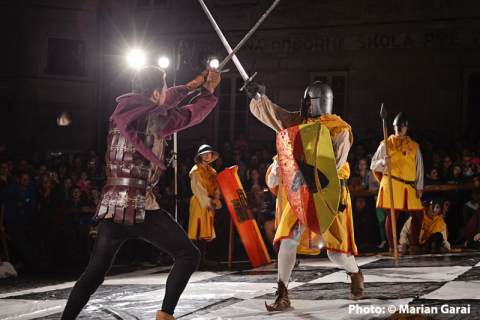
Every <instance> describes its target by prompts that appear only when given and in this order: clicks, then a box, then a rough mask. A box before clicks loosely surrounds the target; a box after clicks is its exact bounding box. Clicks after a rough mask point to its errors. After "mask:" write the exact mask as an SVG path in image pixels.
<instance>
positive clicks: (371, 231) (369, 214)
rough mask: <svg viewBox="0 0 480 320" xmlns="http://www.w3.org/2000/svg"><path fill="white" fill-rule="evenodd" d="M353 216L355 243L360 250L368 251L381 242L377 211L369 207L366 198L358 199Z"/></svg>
mask: <svg viewBox="0 0 480 320" xmlns="http://www.w3.org/2000/svg"><path fill="white" fill-rule="evenodd" d="M352 214H353V226H354V229H355V230H354V232H355V242H356V243H357V244H358V246H359V248H362V249H366V248H369V247H373V246H375V245H376V244H377V243H378V241H379V240H380V232H379V229H378V228H377V217H376V214H375V210H374V209H373V208H372V207H370V206H368V205H367V201H366V200H365V198H364V197H356V198H355V200H354V206H353V213H352Z"/></svg>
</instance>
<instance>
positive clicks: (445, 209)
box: [440, 199, 452, 221]
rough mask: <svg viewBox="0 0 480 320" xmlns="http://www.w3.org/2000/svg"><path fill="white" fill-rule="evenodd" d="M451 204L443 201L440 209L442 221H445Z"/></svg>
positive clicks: (448, 201)
mask: <svg viewBox="0 0 480 320" xmlns="http://www.w3.org/2000/svg"><path fill="white" fill-rule="evenodd" d="M451 204H452V201H450V200H448V199H446V200H445V201H443V208H442V212H441V213H440V215H441V216H442V218H443V220H445V221H446V220H447V216H448V213H449V211H450V205H451Z"/></svg>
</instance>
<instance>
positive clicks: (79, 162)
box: [71, 156, 84, 177]
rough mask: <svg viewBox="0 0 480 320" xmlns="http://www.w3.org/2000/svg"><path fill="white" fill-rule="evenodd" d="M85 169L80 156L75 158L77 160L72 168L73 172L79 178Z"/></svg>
mask: <svg viewBox="0 0 480 320" xmlns="http://www.w3.org/2000/svg"><path fill="white" fill-rule="evenodd" d="M82 170H84V169H83V161H82V157H80V156H77V157H75V159H74V160H73V166H72V168H71V171H72V172H75V173H76V174H77V177H78V176H79V175H80V173H81V172H82Z"/></svg>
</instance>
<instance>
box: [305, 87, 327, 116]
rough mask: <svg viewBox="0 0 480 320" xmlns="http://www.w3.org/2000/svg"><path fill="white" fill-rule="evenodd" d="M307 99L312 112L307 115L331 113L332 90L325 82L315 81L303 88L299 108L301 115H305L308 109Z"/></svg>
mask: <svg viewBox="0 0 480 320" xmlns="http://www.w3.org/2000/svg"><path fill="white" fill-rule="evenodd" d="M309 99H310V102H311V107H312V112H311V113H310V114H309V115H308V116H309V117H312V118H315V117H319V116H323V115H325V114H331V113H332V108H333V92H332V89H330V87H329V86H328V85H327V84H326V83H323V82H321V81H315V82H314V83H312V84H311V85H309V86H308V88H307V89H306V90H305V94H304V96H303V100H302V109H301V113H302V115H303V116H307V113H308V109H307V107H306V103H307V101H308V100H309Z"/></svg>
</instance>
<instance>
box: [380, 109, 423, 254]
mask: <svg viewBox="0 0 480 320" xmlns="http://www.w3.org/2000/svg"><path fill="white" fill-rule="evenodd" d="M393 128H394V130H395V134H394V135H393V134H392V135H391V136H390V137H389V138H388V150H389V153H390V156H387V155H386V152H385V143H384V141H382V142H381V143H380V146H379V147H378V149H377V152H376V153H375V155H374V156H373V158H372V164H371V169H372V170H373V171H374V174H375V178H376V179H377V180H378V181H379V182H380V189H379V190H378V198H377V208H382V209H384V210H385V214H386V221H385V231H386V233H387V239H388V244H389V246H390V253H391V254H393V236H394V234H393V230H392V220H391V215H390V208H391V204H390V190H389V186H388V175H387V164H388V163H390V166H391V170H392V190H393V204H394V209H395V219H398V217H399V215H400V212H401V211H408V213H409V214H410V216H411V217H412V224H411V239H410V242H411V246H410V251H409V253H410V254H411V255H414V254H420V253H421V250H420V247H419V242H418V239H419V236H420V230H421V229H422V220H423V205H422V201H421V200H420V198H421V197H422V194H423V160H422V154H421V152H420V148H419V147H418V144H417V143H416V142H415V141H413V140H412V139H411V138H410V137H409V136H407V131H408V118H407V114H406V113H405V112H400V113H399V114H398V115H397V117H396V118H395V120H393ZM387 211H388V213H387ZM377 214H378V210H377ZM395 236H396V234H395Z"/></svg>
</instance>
